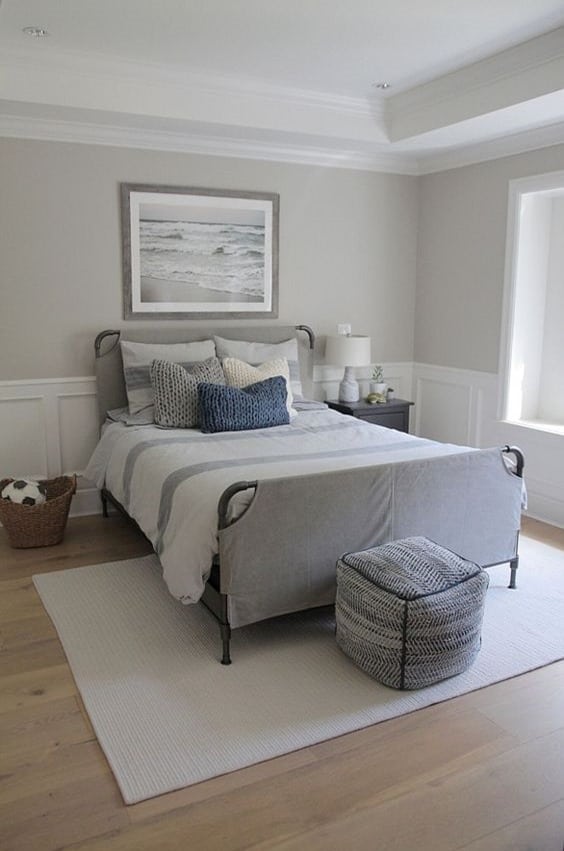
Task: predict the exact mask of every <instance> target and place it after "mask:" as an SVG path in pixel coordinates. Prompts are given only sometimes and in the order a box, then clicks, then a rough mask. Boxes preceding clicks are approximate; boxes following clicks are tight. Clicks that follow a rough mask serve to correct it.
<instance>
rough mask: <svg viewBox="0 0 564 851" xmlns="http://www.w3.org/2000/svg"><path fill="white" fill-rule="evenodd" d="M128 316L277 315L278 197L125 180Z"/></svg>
mask: <svg viewBox="0 0 564 851" xmlns="http://www.w3.org/2000/svg"><path fill="white" fill-rule="evenodd" d="M121 216H122V236H123V294H124V317H125V318H126V319H143V318H145V319H147V318H155V319H198V318H202V319H204V318H215V317H217V318H223V319H225V318H228V317H234V318H239V317H241V318H257V319H259V318H262V317H270V318H275V317H277V316H278V217H279V196H278V195H277V194H275V193H271V192H238V191H233V190H216V189H201V188H183V187H172V186H151V185H145V184H131V183H122V184H121Z"/></svg>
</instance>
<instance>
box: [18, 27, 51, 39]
mask: <svg viewBox="0 0 564 851" xmlns="http://www.w3.org/2000/svg"><path fill="white" fill-rule="evenodd" d="M22 32H23V33H25V34H26V35H31V36H33V37H34V38H45V36H46V35H49V33H48V32H47V30H44V29H43V27H24V28H23V30H22Z"/></svg>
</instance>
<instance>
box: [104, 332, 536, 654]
mask: <svg viewBox="0 0 564 851" xmlns="http://www.w3.org/2000/svg"><path fill="white" fill-rule="evenodd" d="M295 328H296V330H298V331H303V332H305V333H306V334H307V335H308V338H309V348H310V349H311V350H313V347H314V340H315V337H314V334H313V331H312V330H311V328H309V327H308V326H307V325H297V326H295ZM108 337H115V340H114V343H113V345H112V347H111V349H113V348H115V347H116V346H117V344H118V342H119V338H120V331H102V332H101V333H100V334H98V336H97V337H96V340H95V354H96V358H100V357H101V352H102V343H103V341H104V340H105V339H106V338H108ZM111 349H110V350H111ZM106 353H107V352H106ZM501 452H503V453H510V454H512V455H513V456H514V459H515V472H514V475H515V476H517V477H519V478H522V476H523V468H524V456H523V453H522V452H521V450H520V449H519V448H518V447H516V446H509V445H506V446H504V447H502V448H501ZM257 485H258V481H256V480H255V481H239V482H234V483H233V484H232V485H230V486H229V487H228V488H226V489H225V491H224V492H223V493H222V495H221V497H220V499H219V502H218V531H222V530H224V529H227V528H228V527H229V526H230V525H231V523H230V521H229V519H228V507H229V503H230V500H231V499H232V498H233V496H235V494H237V493H240V492H243V491H246V490H249V489H252V490H255V489H256V488H257ZM100 495H101V501H102V512H103V516H104V517H107V516H108V503H111V504H112V505H113V506H114V507H115V508H116V509H117V510H118V511H119V512H120V513H121V514H123V515H124V516H125V517H127V518H128V519H129V520H130V521H131V522H132V523H133V524H134V525H135V526H137V528H138V529H139V530H140V532H141V534H143V535H144V532H143V530H142V529H140V527H139V525H138V524H137V523H136V521H135V520H133V518H131V517H130V515H129V514H128V513H127V511H126V509H125V508H124V507H123V506H122V505H121V504H120V502H119V501H118V500H117V499H116V498H115V497H114V496H113V495H112V493H111V492H110V491H109V490H107V489H106V488H102V490H101V492H100ZM144 537H146V536H145V535H144ZM517 543H518V532H517ZM503 563H506V562H505V561H501V562H494V563H492V564H488V565H484V567H493V566H494V564H503ZM508 563H509V565H510V571H511V573H510V581H509V586H508V587H509V588H511V589H514V588H516V587H517V582H516V580H517V569H518V565H519V555H518V553H517V548H516V554H515V556H514V557H513V558H512V559H511V560H509V562H508ZM200 601H201V602H202V603H203V604H204V605H205V607H206V608H207V609H208V610H209V611H210V613H211V614H212V615H213V616H214V618H215V619H216V621H217V623H218V624H219V628H220V635H221V643H222V656H221V663H222V664H223V665H229V664H231V653H230V642H231V629H232V627H231V624H230V620H229V594H226V593H223V592H222V591H221V564H220V558H219V555H217V556H215V558H214V560H213V563H212V565H211V569H210V575H209V577H208V580H207V582H206V585H205V588H204V593H203V595H202V597H201V598H200Z"/></svg>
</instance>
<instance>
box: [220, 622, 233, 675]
mask: <svg viewBox="0 0 564 851" xmlns="http://www.w3.org/2000/svg"><path fill="white" fill-rule="evenodd" d="M219 628H220V630H221V642H222V645H223V656H222V657H221V664H222V665H230V664H231V655H230V652H229V643H230V641H231V627H230V626H229V624H226V623H221V624H220V625H219Z"/></svg>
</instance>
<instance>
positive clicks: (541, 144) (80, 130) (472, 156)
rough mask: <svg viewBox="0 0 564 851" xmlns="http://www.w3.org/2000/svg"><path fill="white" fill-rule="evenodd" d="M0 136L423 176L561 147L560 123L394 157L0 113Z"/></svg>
mask: <svg viewBox="0 0 564 851" xmlns="http://www.w3.org/2000/svg"><path fill="white" fill-rule="evenodd" d="M0 137H4V138H12V139H34V140H38V141H48V142H68V143H74V144H89V145H104V146H110V147H119V148H124V147H125V148H137V149H140V150H153V151H169V152H174V153H190V154H199V155H203V156H222V157H236V158H242V159H253V160H262V161H267V162H282V163H296V164H301V165H314V166H323V167H326V168H344V169H353V170H357V171H374V172H384V173H393V174H405V175H425V174H433V173H436V172H440V171H448V170H450V169H455V168H463V167H464V166H468V165H474V164H477V163H481V162H487V161H488V160H495V159H500V158H502V157H507V156H514V155H517V154H521V153H526V152H528V151H534V150H539V149H542V148H547V147H552V146H554V145H564V122H559V123H556V124H551V125H548V126H546V127H541V128H536V129H534V130H527V131H524V132H520V133H514V134H511V135H509V136H503V137H500V138H498V139H493V140H489V141H486V142H481V143H477V144H474V145H466V146H464V147H460V148H456V149H450V150H447V151H442V152H440V153H436V154H433V153H431V154H418V153H417V152H416V151H413V152H412V153H409V154H408V153H398V152H394V151H393V150H384V149H382V148H380V149H379V150H374V151H371V152H367V151H360V150H357V151H354V150H339V149H336V148H329V147H323V146H321V145H315V146H314V145H307V144H305V143H304V142H303V140H301V141H300V143H297V142H295V143H292V142H290V141H284V142H281V141H268V142H266V141H259V140H251V139H247V140H245V139H236V138H233V137H228V136H220V135H212V134H203V133H197V132H194V131H192V132H190V133H187V132H185V131H182V130H175V131H169V130H158V129H148V128H139V127H125V126H116V125H108V124H102V123H93V122H85V121H70V120H64V121H63V120H58V119H54V118H38V117H31V116H20V115H9V114H4V115H2V114H0Z"/></svg>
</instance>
